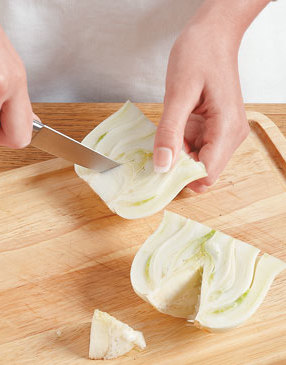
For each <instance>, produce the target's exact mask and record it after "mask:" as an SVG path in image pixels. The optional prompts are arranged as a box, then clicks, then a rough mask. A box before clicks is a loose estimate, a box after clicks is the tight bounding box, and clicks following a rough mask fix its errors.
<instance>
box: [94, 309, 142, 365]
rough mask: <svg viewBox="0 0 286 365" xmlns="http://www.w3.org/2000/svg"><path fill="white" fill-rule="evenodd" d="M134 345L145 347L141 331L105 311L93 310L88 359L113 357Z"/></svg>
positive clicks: (125, 351) (124, 352) (122, 353)
mask: <svg viewBox="0 0 286 365" xmlns="http://www.w3.org/2000/svg"><path fill="white" fill-rule="evenodd" d="M134 346H137V347H139V348H140V349H144V348H145V347H146V343H145V340H144V336H143V334H142V332H140V331H135V330H133V329H132V328H131V327H129V326H128V325H127V324H125V323H122V322H121V321H119V320H118V319H116V318H114V317H112V316H111V315H109V314H108V313H106V312H101V311H100V310H98V309H96V310H95V311H94V314H93V317H92V323H91V329H90V342H89V358H90V359H93V360H95V359H115V358H116V357H119V356H121V355H124V354H126V353H127V352H129V351H130V350H131V349H132V348H133V347H134Z"/></svg>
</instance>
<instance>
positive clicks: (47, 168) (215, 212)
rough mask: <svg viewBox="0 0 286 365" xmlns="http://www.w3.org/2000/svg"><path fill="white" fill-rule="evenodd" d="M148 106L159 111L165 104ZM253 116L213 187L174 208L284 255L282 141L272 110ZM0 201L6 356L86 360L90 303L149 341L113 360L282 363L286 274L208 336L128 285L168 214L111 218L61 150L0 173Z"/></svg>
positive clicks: (36, 364) (182, 197) (0, 323)
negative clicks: (141, 252) (245, 317)
mask: <svg viewBox="0 0 286 365" xmlns="http://www.w3.org/2000/svg"><path fill="white" fill-rule="evenodd" d="M80 108H81V107H80V106H79V109H77V110H78V117H79V116H80V115H81V118H82V120H83V121H84V123H86V126H87V125H88V123H90V120H92V115H93V113H92V112H90V114H88V115H86V116H85V117H83V112H82V110H81V111H80ZM83 108H85V106H83ZM102 108H103V109H102V114H101V117H102V119H103V118H104V117H105V116H106V109H105V108H106V106H102ZM158 108H160V106H158ZM114 109H117V106H114ZM114 109H112V110H110V111H109V112H112V111H113V110H114ZM97 110H98V113H99V110H100V106H98V107H97ZM152 110H153V112H152ZM152 113H153V114H152ZM48 114H49V112H48V111H47V115H48ZM98 115H100V114H98ZM150 115H151V117H152V118H154V119H155V118H157V117H158V109H156V108H155V109H152V108H151V107H150V109H149V116H150ZM76 117H77V116H76V115H75V116H72V115H70V116H69V117H68V116H66V115H65V114H64V115H62V116H61V118H63V119H64V118H67V120H68V119H69V118H70V123H72V120H73V118H76ZM99 119H100V118H99ZM249 119H250V120H251V121H252V122H251V134H250V136H249V137H248V139H247V140H246V141H245V142H244V143H243V144H242V145H241V146H240V147H239V149H238V150H237V151H236V153H235V154H234V156H233V158H232V159H231V161H230V163H229V165H228V166H227V168H226V169H225V171H224V172H223V174H222V176H221V178H220V179H219V181H218V182H217V183H216V185H215V186H213V187H212V188H211V189H210V190H209V191H208V192H206V193H204V194H203V195H198V194H195V193H193V192H191V191H189V190H187V189H185V190H183V191H182V192H181V193H180V194H179V195H178V196H177V198H176V199H175V200H174V201H173V202H172V203H170V204H169V206H168V207H167V208H168V209H169V210H171V211H174V212H176V213H179V214H182V215H184V216H186V217H190V218H192V219H195V220H198V221H200V222H203V223H205V224H208V225H210V226H212V227H214V228H215V229H220V230H223V231H224V232H226V233H228V234H231V235H233V236H235V237H237V238H239V239H242V240H244V241H246V242H249V243H251V244H253V245H255V246H257V247H258V248H260V249H261V250H262V251H263V252H268V253H269V254H273V255H275V256H276V257H279V258H281V259H283V260H286V241H285V237H286V225H285V221H286V175H285V172H284V171H285V165H286V162H285V159H284V156H285V153H286V141H285V138H283V137H282V135H281V133H280V132H279V130H278V128H277V127H276V126H275V125H273V123H272V122H271V121H269V120H268V119H267V118H266V117H264V116H261V115H257V114H250V115H249ZM58 120H59V119H58ZM90 127H91V128H92V126H91V125H90ZM82 132H84V133H86V130H85V127H84V130H83V131H82ZM0 202H1V203H0V222H1V225H0V242H1V245H0V267H1V275H0V313H1V316H0V364H1V365H2V364H3V365H14V364H15V365H28V364H29V365H51V364H52V365H57V364H59V365H84V364H90V363H91V362H90V360H88V359H87V356H88V342H89V327H90V321H91V317H92V313H93V310H94V309H95V308H99V309H100V310H103V311H107V312H109V313H110V314H111V315H114V316H115V317H117V318H118V319H120V320H122V321H125V322H126V323H128V324H129V325H131V326H132V327H133V328H135V329H137V330H140V331H143V333H144V335H145V338H146V341H147V348H146V350H144V351H143V352H136V351H132V352H130V353H129V354H128V355H125V356H123V357H121V358H119V359H117V360H114V361H109V362H108V363H109V364H112V365H113V364H131V363H135V364H142V365H143V364H144V365H145V364H154V365H155V364H156V365H160V364H162V365H166V364H170V365H171V364H172V365H173V364H180V365H184V364H193V365H229V364H231V365H245V364H247V365H248V364H250V365H261V364H263V365H266V364H267V365H270V364H271V365H274V364H285V363H286V346H285V343H286V311H285V305H286V291H285V287H286V273H285V272H284V273H282V274H280V275H279V277H278V278H277V279H276V280H275V282H274V284H273V285H272V287H271V289H270V291H269V293H268V295H267V297H266V299H265V301H264V302H263V304H262V305H261V307H260V308H259V309H258V311H257V312H256V313H255V315H254V316H253V317H252V318H251V319H250V320H249V321H247V322H246V323H245V324H244V325H243V326H242V327H240V328H237V329H234V330H232V331H229V332H226V333H221V334H209V333H205V332H203V331H200V330H198V329H196V328H194V327H193V326H191V325H190V324H187V323H186V321H185V320H182V319H176V318H172V317H170V316H167V315H163V314H161V313H158V312H157V311H156V310H154V309H153V308H152V307H151V306H150V305H148V304H147V303H145V302H143V301H142V300H141V299H140V298H139V297H137V296H136V295H135V293H134V292H133V290H132V288H131V285H130V278H129V272H130V266H131V262H132V260H133V257H134V255H135V253H136V251H137V250H138V248H139V247H140V245H141V244H142V243H143V242H144V240H145V239H146V238H147V237H148V236H149V235H150V234H151V233H152V232H153V231H154V230H155V229H156V227H157V226H158V224H159V222H160V221H161V219H162V212H160V213H158V214H155V215H154V216H152V217H148V218H144V219H138V220H124V219H122V218H120V217H118V216H116V215H114V214H113V213H112V212H110V211H109V210H108V208H107V207H106V206H105V205H104V203H103V202H102V201H101V200H100V199H99V198H98V197H97V196H96V195H95V194H94V193H93V192H92V191H91V189H90V188H89V187H88V186H87V185H86V184H85V183H84V182H83V181H82V180H80V179H79V178H78V177H77V176H76V175H75V173H74V171H73V168H72V166H71V165H70V164H69V163H68V162H65V161H63V160H60V159H53V160H50V161H45V162H41V163H37V164H34V165H30V166H27V167H23V168H19V169H13V170H10V171H7V172H3V173H1V174H0ZM97 363H99V364H101V363H103V362H102V361H98V362H97ZM106 363H107V362H106V361H105V362H104V364H106Z"/></svg>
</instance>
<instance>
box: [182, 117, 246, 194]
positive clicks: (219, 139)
mask: <svg viewBox="0 0 286 365" xmlns="http://www.w3.org/2000/svg"><path fill="white" fill-rule="evenodd" d="M209 125H210V124H209ZM230 125H232V127H230ZM211 126H212V128H213V130H211V131H210V137H209V138H208V141H207V143H205V144H204V145H203V146H202V148H201V149H200V151H199V154H198V158H199V160H200V161H201V162H203V163H204V165H205V167H206V170H207V173H208V176H207V177H204V178H202V179H199V180H196V181H194V182H192V183H191V184H189V185H188V187H189V188H191V189H192V190H193V191H195V192H197V193H203V192H205V191H206V190H207V188H208V187H209V186H211V185H213V184H214V183H215V181H216V180H217V179H218V177H219V175H220V173H221V172H222V171H223V170H224V168H225V166H226V165H227V163H228V161H229V160H230V158H231V156H232V154H233V153H234V151H235V150H236V149H237V147H238V146H239V145H240V144H241V142H242V141H243V140H244V139H245V138H246V137H247V135H248V133H249V125H248V122H247V120H246V118H244V116H242V117H241V119H240V120H239V119H238V120H236V121H229V120H226V119H225V120H222V119H214V120H212V121H211Z"/></svg>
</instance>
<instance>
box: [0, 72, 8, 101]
mask: <svg viewBox="0 0 286 365" xmlns="http://www.w3.org/2000/svg"><path fill="white" fill-rule="evenodd" d="M8 89H9V80H8V77H7V75H6V73H5V72H1V73H0V95H1V96H2V95H5V94H6V93H7V91H8Z"/></svg>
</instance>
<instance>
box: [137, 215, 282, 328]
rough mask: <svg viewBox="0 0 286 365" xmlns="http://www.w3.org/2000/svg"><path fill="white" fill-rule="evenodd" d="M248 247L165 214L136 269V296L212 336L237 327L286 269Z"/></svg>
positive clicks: (193, 223) (265, 255)
mask: <svg viewBox="0 0 286 365" xmlns="http://www.w3.org/2000/svg"><path fill="white" fill-rule="evenodd" d="M258 253H259V250H258V248H256V247H253V246H251V245H249V244H247V243H245V242H242V241H240V240H238V239H235V238H233V237H230V236H228V235H226V234H224V233H222V232H218V231H215V230H213V229H211V228H209V227H207V226H205V225H203V224H200V223H198V222H195V221H192V220H190V219H187V218H184V217H182V216H180V215H178V214H175V213H171V212H168V211H165V214H164V218H163V220H162V222H161V224H160V226H159V227H158V229H157V230H156V231H155V232H154V233H153V234H152V235H151V236H150V237H149V238H148V239H147V240H146V241H145V243H144V244H143V245H142V246H141V248H140V249H139V251H138V252H137V254H136V256H135V258H134V260H133V263H132V267H131V283H132V286H133V289H134V290H135V292H136V293H137V294H138V295H139V296H140V297H141V298H142V299H144V300H145V301H147V302H149V303H150V304H152V305H153V306H154V307H155V308H156V309H157V310H159V311H160V312H162V313H166V314H169V315H172V316H175V317H183V318H187V319H188V320H189V321H190V322H194V323H195V325H196V326H197V327H202V328H206V329H209V330H212V331H219V330H226V329H229V328H233V327H236V326H238V325H240V324H241V323H242V322H244V321H245V320H247V319H248V318H249V317H250V316H251V315H252V314H253V313H254V312H255V311H256V309H257V308H258V307H259V305H260V304H261V303H262V301H263V299H264V297H265V295H266V293H267V291H268V289H269V288H270V285H271V283H272V281H273V280H274V278H275V276H276V275H277V274H278V273H279V272H280V271H282V270H283V269H285V268H286V264H285V263H284V262H283V261H281V260H279V259H277V258H275V257H273V256H270V255H268V254H264V255H263V256H261V257H260V258H258V257H257V256H258Z"/></svg>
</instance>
